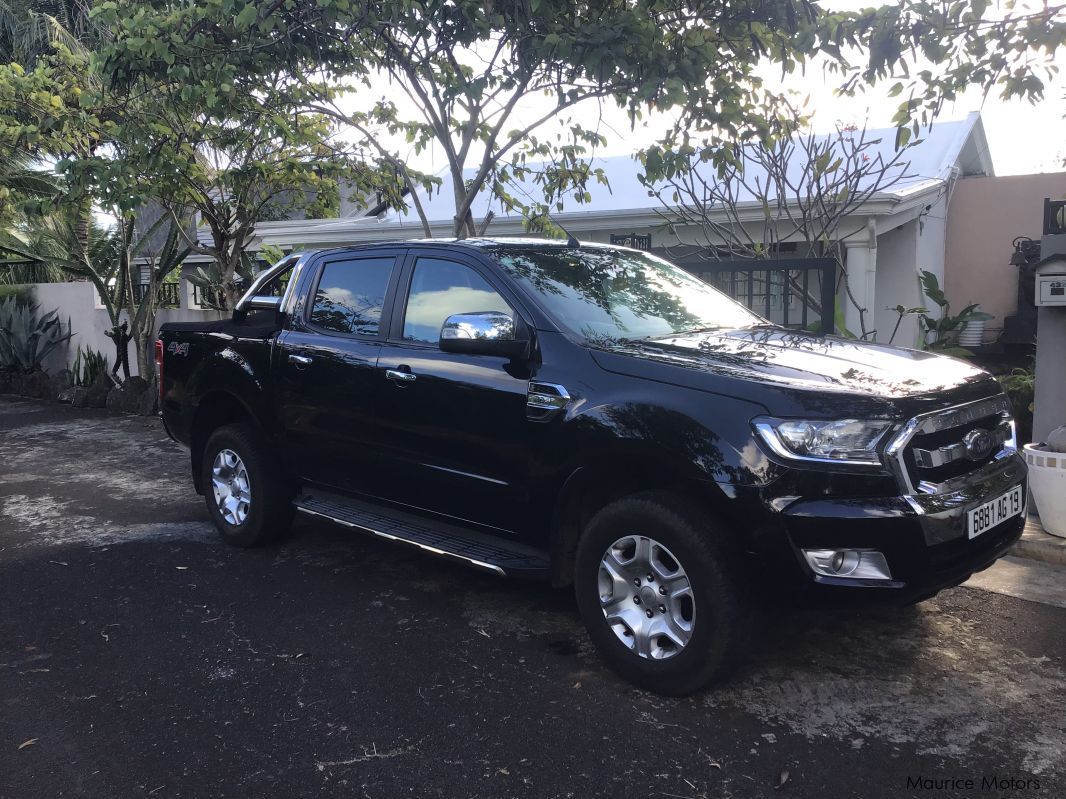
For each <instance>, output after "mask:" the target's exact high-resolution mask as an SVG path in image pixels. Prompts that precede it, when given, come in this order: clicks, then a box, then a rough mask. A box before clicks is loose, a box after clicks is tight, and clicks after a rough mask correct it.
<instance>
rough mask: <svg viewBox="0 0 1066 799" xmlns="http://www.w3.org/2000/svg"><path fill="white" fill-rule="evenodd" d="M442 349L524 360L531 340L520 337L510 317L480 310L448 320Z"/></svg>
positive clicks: (454, 315)
mask: <svg viewBox="0 0 1066 799" xmlns="http://www.w3.org/2000/svg"><path fill="white" fill-rule="evenodd" d="M439 346H440V348H441V351H442V352H458V353H464V354H466V355H497V356H500V357H503V358H522V357H525V356H526V354H527V353H528V351H529V340H528V338H527V337H525V336H520V335H519V334H518V330H517V325H515V320H514V319H513V318H511V317H510V316H509V315H508V314H505V313H501V312H500V311H478V312H476V313H459V314H453V315H452V316H449V317H448V318H447V319H445V320H444V325H443V326H442V327H441V329H440V341H439Z"/></svg>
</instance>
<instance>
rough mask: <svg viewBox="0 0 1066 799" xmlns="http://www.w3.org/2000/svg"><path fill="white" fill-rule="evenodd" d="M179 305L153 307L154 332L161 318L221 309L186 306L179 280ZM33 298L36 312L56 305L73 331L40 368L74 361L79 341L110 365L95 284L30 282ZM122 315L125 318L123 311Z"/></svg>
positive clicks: (205, 315)
mask: <svg viewBox="0 0 1066 799" xmlns="http://www.w3.org/2000/svg"><path fill="white" fill-rule="evenodd" d="M180 285H181V287H182V289H183V291H182V292H181V297H180V302H181V304H182V306H183V307H181V308H165V309H160V310H158V311H156V315H155V321H156V332H157V333H158V332H159V325H161V324H163V323H164V322H206V321H209V320H212V319H218V318H220V317H221V316H223V314H224V312H219V311H208V310H203V309H200V308H190V307H189V306H190V305H191V304H192V290H191V288H192V287H191V286H190V285H189V284H188V283H187V282H185V281H182V282H181V284H180ZM31 288H32V290H33V301H34V302H35V303H36V304H37V305H38V306H39V307H38V310H37V312H38V314H45V313H48V312H49V311H51V310H52V309H56V310H58V311H59V318H60V319H61V320H62V321H63V329H64V330H66V326H67V320H68V319H69V320H70V328H71V330H73V331H74V335H73V336H72V337H71V339H70V340H69V341H67V342H66V344H65V345H63V346H61V347H60V348H59V349H58V350H56V351H55V352H53V353H52V354H51V355H49V356H48V358H46V359H45V362H44V368H45V369H46V370H47V371H49V372H57V371H59V370H61V369H67V368H69V367H70V366H71V365H73V363H74V358H75V356H76V355H77V352H78V346H79V345H80V346H81V348H82V349H83V350H85V349H94V350H99V351H100V352H101V353H103V354H104V355H106V356H107V362H108V365H109V366H113V365H114V361H115V344H114V342H113V341H112V340H111V339H109V338H108V337H107V335H106V334H105V331H107V330H110V328H111V321H110V320H109V319H108V316H107V311H105V310H104V309H103V307H102V306H101V305H100V303H99V300H98V297H97V294H96V288H95V287H94V286H93V284H92V283H88V282H78V283H34V284H32V285H31ZM122 318H123V319H126V318H127V317H126V314H125V312H123V314H122ZM129 364H130V374H131V375H135V374H137V350H136V349H135V348H134V346H133V342H130V344H129Z"/></svg>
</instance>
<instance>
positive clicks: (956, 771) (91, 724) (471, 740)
mask: <svg viewBox="0 0 1066 799" xmlns="http://www.w3.org/2000/svg"><path fill="white" fill-rule="evenodd" d="M1064 631H1066V610H1063V609H1060V608H1056V607H1052V606H1048V605H1042V604H1037V603H1032V602H1027V601H1024V600H1020V599H1014V598H1011V597H1007V596H1002V595H999V594H995V593H987V592H985V591H980V590H976V589H973V588H958V589H955V590H952V591H948V592H946V593H944V594H942V595H941V596H940V597H938V598H937V599H936V600H933V601H930V602H928V603H926V604H925V605H923V606H921V607H920V608H918V609H916V610H913V611H908V612H902V613H899V612H872V611H868V612H864V613H856V612H847V611H840V612H836V613H831V614H830V613H824V612H823V613H818V612H814V611H797V610H781V611H780V612H778V613H774V614H772V618H771V619H768V620H767V622H766V628H765V632H764V634H763V636H762V644H761V646H760V647H759V649H758V651H757V652H755V653H754V655H753V658H752V660H751V663H750V665H749V666H748V668H747V669H746V670H745V671H744V672H743V673H741V674H739V675H738V676H737V677H735V678H734V679H733V680H732V682H730V683H729V684H728V685H726V686H723V687H721V688H719V689H717V690H715V691H713V692H709V693H705V694H702V695H699V696H696V697H691V698H687V699H682V700H674V699H663V698H661V697H657V696H654V695H650V694H646V693H643V692H641V691H638V690H636V689H634V688H632V687H630V686H629V685H627V684H626V683H624V682H622V681H620V680H619V679H617V678H616V677H615V676H614V675H613V674H612V673H610V672H608V671H607V670H606V669H605V668H604V667H603V665H602V664H601V663H600V661H599V660H598V658H597V656H596V654H595V653H594V652H593V651H592V650H591V648H590V646H589V645H588V643H587V642H586V638H585V634H584V632H583V629H582V627H581V625H580V622H579V620H578V618H577V615H576V611H575V608H574V606H573V602H572V600H571V596H570V594H569V593H568V592H565V591H563V592H559V591H554V590H551V589H549V588H547V587H544V586H539V585H535V584H528V583H522V582H513V581H507V580H502V579H499V578H495V577H491V576H487V575H482V574H480V573H477V572H474V571H469V570H466V569H464V568H462V567H460V566H457V565H452V564H450V563H447V562H445V561H442V560H437V559H433V558H432V557H429V556H425V555H422V554H418V553H415V552H411V551H407V550H401V549H396V548H392V547H389V546H387V545H385V544H383V543H379V542H377V541H375V540H373V539H371V538H368V537H362V536H359V535H358V534H353V533H351V532H348V531H345V530H341V529H337V528H334V527H331V526H329V525H327V524H312V523H308V522H300V523H299V525H298V527H297V528H296V531H295V535H294V536H293V537H292V538H291V539H290V540H288V541H286V542H285V543H283V544H281V545H279V546H276V547H273V548H269V549H262V550H255V551H239V550H235V549H232V548H230V547H227V546H226V545H224V544H223V543H222V542H221V541H220V540H218V539H217V538H216V537H215V535H214V533H213V531H212V529H211V526H210V522H209V521H208V518H207V514H206V511H205V510H204V507H203V503H202V500H201V499H200V498H199V497H197V496H196V495H195V494H194V493H193V491H192V488H191V484H190V481H189V478H188V469H187V455H186V453H185V451H184V450H182V449H180V448H179V447H177V446H176V445H174V444H172V443H171V442H170V441H169V440H168V439H167V438H166V436H165V434H164V432H163V430H162V428H161V426H160V425H159V423H158V422H157V421H156V420H153V419H142V418H134V417H123V418H116V417H110V416H106V415H104V414H103V413H102V412H92V411H85V410H75V409H71V408H67V407H64V406H58V405H45V404H38V403H31V402H25V401H14V400H11V399H3V398H0V797H11V799H27V798H29V797H65V796H86V797H89V796H91V797H137V796H152V797H157V798H158V797H179V796H180V797H215V796H219V797H222V796H226V797H245V796H247V797H273V796H277V797H317V796H338V797H342V796H343V797H371V798H372V799H377V798H378V797H400V796H413V797H438V796H439V797H468V796H469V797H473V796H492V797H505V796H519V797H571V796H572V797H596V796H611V797H629V796H634V797H636V796H641V797H656V796H665V797H685V798H686V799H687V798H689V797H704V796H706V797H729V796H734V797H749V796H750V797H762V796H768V795H775V796H776V795H781V796H789V795H791V796H809V797H815V796H819V797H821V796H833V797H849V796H855V797H881V796H884V797H899V796H969V797H1003V796H1010V797H1029V796H1049V797H1050V796H1063V795H1066V635H1064ZM985 778H992V779H996V780H1014V781H1015V782H1014V786H1013V787H1011V788H1001V787H996V788H994V789H990V788H989V786H988V782H987V781H986V782H985V783H984V786H982V780H983V779H985ZM908 779H911V780H913V779H919V780H923V779H935V780H941V781H943V780H948V781H952V780H954V781H955V782H949V783H948V784H947V787H941V788H939V789H933V788H930V789H926V788H924V787H916V786H915V784H914V783H913V782H912V783H911V784H910V785H908ZM967 779H971V780H974V788H972V789H967V788H966V787H965V783H964V782H960V781H964V780H967ZM779 784H780V787H776V786H778V785H779ZM1022 785H1024V786H1027V787H1022V788H1019V786H1022Z"/></svg>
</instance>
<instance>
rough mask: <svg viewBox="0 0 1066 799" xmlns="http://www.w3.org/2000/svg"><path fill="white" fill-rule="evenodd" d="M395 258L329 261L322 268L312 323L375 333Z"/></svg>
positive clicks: (335, 329)
mask: <svg viewBox="0 0 1066 799" xmlns="http://www.w3.org/2000/svg"><path fill="white" fill-rule="evenodd" d="M395 260H396V259H395V258H360V259H358V260H354V261H332V262H330V263H328V264H326V266H325V268H324V269H323V270H322V277H321V278H320V279H319V281H318V291H316V292H315V302H314V305H313V306H312V307H311V316H310V319H309V321H310V322H311V324H313V325H315V326H316V327H319V328H321V329H323V330H327V331H330V332H332V333H345V334H356V335H360V336H376V335H377V334H378V330H379V327H380V325H381V309H382V307H384V305H385V293H386V291H387V290H388V286H389V276H390V275H391V274H392V267H393V265H394V263H395Z"/></svg>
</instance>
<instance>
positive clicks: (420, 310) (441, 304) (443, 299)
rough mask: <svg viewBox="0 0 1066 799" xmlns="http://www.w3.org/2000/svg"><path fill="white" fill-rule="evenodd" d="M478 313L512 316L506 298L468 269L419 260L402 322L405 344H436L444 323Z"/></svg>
mask: <svg viewBox="0 0 1066 799" xmlns="http://www.w3.org/2000/svg"><path fill="white" fill-rule="evenodd" d="M477 311H503V312H504V313H511V309H510V307H508V305H507V303H506V302H505V301H504V299H503V297H501V296H500V295H499V294H497V293H496V290H495V289H494V288H493V287H492V286H490V285H489V284H488V283H487V282H486V281H485V279H484V278H483V277H481V275H479V274H478V273H477V272H475V271H474V270H473V269H471V268H470V267H469V266H466V265H465V264H460V263H456V262H455V261H446V260H444V259H442V258H419V259H418V261H417V262H416V263H415V271H414V274H413V275H412V276H411V293H410V294H409V295H408V298H407V312H406V314H405V315H404V320H403V337H404V339H405V340H407V341H420V342H423V343H427V344H436V343H437V342H438V341H439V340H440V329H441V327H442V326H443V325H444V320H445V319H447V318H448V317H449V316H451V315H452V314H457V313H474V312H477Z"/></svg>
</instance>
